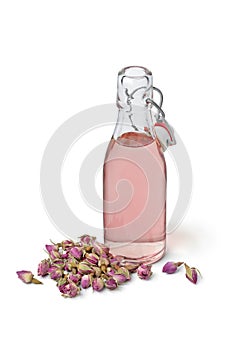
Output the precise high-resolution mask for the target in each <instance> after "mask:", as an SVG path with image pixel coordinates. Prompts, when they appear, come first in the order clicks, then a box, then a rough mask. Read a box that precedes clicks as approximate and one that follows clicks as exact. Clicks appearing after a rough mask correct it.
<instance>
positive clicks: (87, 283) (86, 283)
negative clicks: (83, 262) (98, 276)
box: [81, 275, 91, 289]
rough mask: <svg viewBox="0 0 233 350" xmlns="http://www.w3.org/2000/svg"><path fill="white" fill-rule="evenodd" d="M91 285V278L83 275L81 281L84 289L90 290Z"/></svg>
mask: <svg viewBox="0 0 233 350" xmlns="http://www.w3.org/2000/svg"><path fill="white" fill-rule="evenodd" d="M90 285H91V276H90V275H83V276H82V279H81V286H82V288H83V289H86V288H89V287H90Z"/></svg>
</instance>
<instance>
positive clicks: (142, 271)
mask: <svg viewBox="0 0 233 350" xmlns="http://www.w3.org/2000/svg"><path fill="white" fill-rule="evenodd" d="M137 274H138V277H139V278H141V279H143V280H148V279H149V278H150V277H151V275H152V271H151V265H145V264H141V265H140V266H139V267H138V269H137Z"/></svg>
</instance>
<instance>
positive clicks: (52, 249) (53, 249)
mask: <svg viewBox="0 0 233 350" xmlns="http://www.w3.org/2000/svg"><path fill="white" fill-rule="evenodd" d="M45 248H46V250H47V252H48V253H49V255H50V258H51V259H52V260H53V259H56V258H60V253H59V251H58V247H57V246H56V245H54V244H53V245H51V244H46V245H45Z"/></svg>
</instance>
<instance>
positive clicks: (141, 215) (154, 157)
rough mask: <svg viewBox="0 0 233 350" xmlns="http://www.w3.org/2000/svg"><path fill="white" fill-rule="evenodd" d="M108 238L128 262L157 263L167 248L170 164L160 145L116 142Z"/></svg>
mask: <svg viewBox="0 0 233 350" xmlns="http://www.w3.org/2000/svg"><path fill="white" fill-rule="evenodd" d="M104 235H105V243H106V244H107V245H108V246H109V247H110V248H111V252H112V253H113V254H114V255H118V256H120V257H122V259H123V260H124V261H125V262H145V263H153V262H155V261H157V260H159V259H160V258H161V257H162V256H163V255H164V252H165V245H166V164H165V160H164V156H163V152H162V150H161V147H160V144H159V142H158V141H157V140H154V139H153V138H152V137H150V136H147V135H146V134H143V133H136V132H128V133H125V134H123V135H122V136H121V137H119V138H118V139H117V140H116V141H115V140H114V139H112V140H111V141H110V143H109V147H108V150H107V153H106V157H105V164H104Z"/></svg>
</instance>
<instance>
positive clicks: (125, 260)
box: [105, 240, 166, 265]
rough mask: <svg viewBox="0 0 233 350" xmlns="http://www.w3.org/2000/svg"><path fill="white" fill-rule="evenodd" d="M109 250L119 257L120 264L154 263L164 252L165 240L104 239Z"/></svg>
mask: <svg viewBox="0 0 233 350" xmlns="http://www.w3.org/2000/svg"><path fill="white" fill-rule="evenodd" d="M105 244H106V245H107V246H108V247H109V248H110V252H111V253H112V254H113V255H114V256H116V257H117V258H119V260H120V261H121V264H122V265H127V264H146V265H149V264H154V263H155V262H157V261H158V260H160V259H161V258H162V257H163V256H164V254H165V252H166V240H163V241H159V242H153V243H150V242H147V243H144V242H130V243H128V244H127V243H122V245H119V243H117V244H116V243H115V242H111V241H105Z"/></svg>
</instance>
